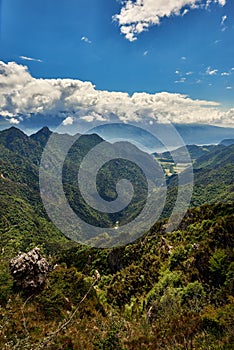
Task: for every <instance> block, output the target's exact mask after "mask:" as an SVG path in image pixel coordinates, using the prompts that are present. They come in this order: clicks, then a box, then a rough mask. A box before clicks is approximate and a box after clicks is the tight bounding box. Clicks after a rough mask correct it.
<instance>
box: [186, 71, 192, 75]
mask: <svg viewBox="0 0 234 350" xmlns="http://www.w3.org/2000/svg"><path fill="white" fill-rule="evenodd" d="M185 74H186V75H192V74H193V72H191V71H190V72H186V73H185Z"/></svg>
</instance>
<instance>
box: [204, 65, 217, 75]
mask: <svg viewBox="0 0 234 350" xmlns="http://www.w3.org/2000/svg"><path fill="white" fill-rule="evenodd" d="M217 73H218V69H211V67H207V69H206V74H207V75H216V74H217Z"/></svg>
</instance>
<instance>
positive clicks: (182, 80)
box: [175, 78, 186, 83]
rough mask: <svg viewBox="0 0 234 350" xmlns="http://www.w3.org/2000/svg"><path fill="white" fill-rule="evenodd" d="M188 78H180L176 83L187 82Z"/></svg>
mask: <svg viewBox="0 0 234 350" xmlns="http://www.w3.org/2000/svg"><path fill="white" fill-rule="evenodd" d="M185 82H186V78H180V80H176V81H175V83H185Z"/></svg>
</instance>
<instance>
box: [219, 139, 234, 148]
mask: <svg viewBox="0 0 234 350" xmlns="http://www.w3.org/2000/svg"><path fill="white" fill-rule="evenodd" d="M233 144H234V139H226V140H223V141H221V142H220V145H223V146H231V145H233Z"/></svg>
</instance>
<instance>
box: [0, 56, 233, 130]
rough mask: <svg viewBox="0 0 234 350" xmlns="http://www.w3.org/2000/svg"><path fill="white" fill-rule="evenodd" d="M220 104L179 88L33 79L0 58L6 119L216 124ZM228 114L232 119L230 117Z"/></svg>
mask: <svg viewBox="0 0 234 350" xmlns="http://www.w3.org/2000/svg"><path fill="white" fill-rule="evenodd" d="M221 107H222V106H220V105H219V103H217V102H214V101H206V100H194V99H191V98H190V97H189V96H187V95H183V94H179V93H168V92H159V93H155V94H148V93H144V92H142V93H134V94H133V95H132V96H130V95H129V94H128V93H124V92H109V91H100V90H97V89H96V88H95V86H94V85H93V84H92V83H91V82H84V81H80V80H73V79H36V78H34V77H32V76H31V74H30V73H29V71H28V68H27V67H26V66H23V65H19V64H16V63H14V62H9V63H3V62H0V115H1V116H2V117H4V118H5V119H6V120H11V122H12V123H18V122H19V121H21V120H22V119H23V118H30V117H31V116H32V115H33V116H37V115H38V116H39V115H40V116H45V117H47V118H53V117H56V118H61V122H62V121H63V124H65V125H71V124H72V122H75V121H76V120H77V119H79V120H83V121H85V122H92V121H94V120H95V121H100V122H103V121H106V122H124V123H131V122H144V121H145V122H146V123H148V124H150V123H151V122H154V121H158V122H160V123H165V122H169V121H170V122H173V123H211V124H217V123H225V122H227V118H229V117H230V116H232V113H233V112H229V111H228V112H223V111H222V108H221ZM233 111H234V109H233ZM228 113H229V114H228ZM233 114H234V113H233ZM16 120H17V121H16ZM231 120H232V121H233V122H234V117H231ZM228 123H229V121H228Z"/></svg>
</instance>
